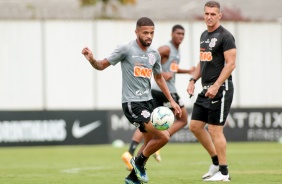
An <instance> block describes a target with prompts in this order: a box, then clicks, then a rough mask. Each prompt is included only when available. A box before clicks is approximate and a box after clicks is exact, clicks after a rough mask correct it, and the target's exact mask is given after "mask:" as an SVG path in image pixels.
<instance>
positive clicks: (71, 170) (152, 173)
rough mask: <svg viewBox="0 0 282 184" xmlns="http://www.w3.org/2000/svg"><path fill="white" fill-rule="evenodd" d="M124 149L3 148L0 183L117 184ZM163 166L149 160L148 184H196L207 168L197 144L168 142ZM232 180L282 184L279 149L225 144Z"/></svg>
mask: <svg viewBox="0 0 282 184" xmlns="http://www.w3.org/2000/svg"><path fill="white" fill-rule="evenodd" d="M127 148H128V145H125V146H124V147H122V148H116V147H113V146H112V145H90V146H46V147H38V146H37V147H1V148H0V163H1V164H0V183H1V184H115V183H117V184H118V183H124V178H125V177H126V176H127V174H128V173H129V172H128V171H127V170H126V169H125V165H124V163H123V162H122V159H121V155H122V153H123V152H124V151H126V150H127ZM161 156H162V162H160V163H158V162H156V161H155V160H154V158H153V157H152V158H150V160H149V161H148V163H147V173H148V176H149V179H150V180H149V183H151V184H172V183H173V184H178V183H179V184H190V183H191V184H194V183H195V184H197V183H203V181H202V179H201V176H202V175H203V174H204V173H205V172H207V170H208V167H209V165H210V163H211V160H210V159H209V156H208V154H207V153H206V152H205V151H204V149H203V148H202V147H201V145H199V143H182V144H176V143H169V144H167V145H166V146H165V147H164V148H162V149H161ZM227 156H228V157H227V159H228V164H229V171H230V176H231V181H232V182H233V183H240V184H241V183H242V184H250V183H254V184H258V183H262V184H272V183H282V144H279V143H274V142H273V143H267V142H265V143H261V142H258V143H233V142H232V143H231V142H229V143H228V150H227Z"/></svg>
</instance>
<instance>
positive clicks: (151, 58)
mask: <svg viewBox="0 0 282 184" xmlns="http://www.w3.org/2000/svg"><path fill="white" fill-rule="evenodd" d="M148 57H149V63H150V65H154V64H155V62H156V58H155V55H154V54H152V53H150V54H148Z"/></svg>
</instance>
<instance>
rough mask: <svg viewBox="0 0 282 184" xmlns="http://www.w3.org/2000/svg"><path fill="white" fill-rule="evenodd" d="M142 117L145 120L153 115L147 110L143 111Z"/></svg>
mask: <svg viewBox="0 0 282 184" xmlns="http://www.w3.org/2000/svg"><path fill="white" fill-rule="evenodd" d="M141 115H142V116H143V117H144V118H148V117H150V115H151V113H150V112H149V111H147V110H143V111H142V113H141Z"/></svg>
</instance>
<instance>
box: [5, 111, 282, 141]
mask: <svg viewBox="0 0 282 184" xmlns="http://www.w3.org/2000/svg"><path fill="white" fill-rule="evenodd" d="M188 112H191V110H188ZM190 117H191V116H190V115H189V118H190ZM188 122H190V120H188ZM135 129H136V128H135V126H133V125H131V124H130V123H129V122H128V120H127V119H126V117H125V116H124V115H123V112H122V111H121V110H108V111H107V110H98V111H1V112H0V146H32V145H78V144H108V143H112V142H113V141H114V140H117V139H120V140H122V141H124V142H125V143H129V142H130V141H131V137H132V135H133V133H134V131H135ZM224 134H225V137H226V139H227V141H278V140H279V139H281V140H282V108H266V109H264V108H240V109H231V112H230V114H229V116H228V118H227V122H226V125H225V127H224ZM196 141H197V139H196V138H195V136H194V135H193V134H192V133H191V132H190V131H189V129H188V126H187V127H184V128H183V129H182V130H180V131H178V132H177V133H175V134H174V135H173V136H172V137H171V140H170V142H196Z"/></svg>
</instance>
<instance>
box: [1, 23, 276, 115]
mask: <svg viewBox="0 0 282 184" xmlns="http://www.w3.org/2000/svg"><path fill="white" fill-rule="evenodd" d="M174 24H182V25H183V26H184V27H185V29H186V34H185V39H184V41H183V43H182V44H181V48H180V49H181V57H182V62H181V64H180V66H181V67H182V68H189V67H191V66H192V65H196V64H197V62H198V58H199V38H200V34H201V33H202V31H203V30H204V29H205V24H204V23H203V22H165V21H159V22H155V25H156V29H155V38H154V41H153V44H152V45H153V46H154V47H159V46H160V45H162V44H164V43H166V42H167V41H168V40H169V39H170V33H171V28H172V26H173V25H174ZM222 25H223V26H224V27H226V28H227V29H228V30H229V31H230V32H232V33H233V34H234V36H235V39H236V44H237V53H238V54H237V68H236V69H235V71H234V73H233V78H234V84H235V96H234V102H233V107H281V106H282V52H281V51H282V36H281V35H282V28H281V27H282V25H281V24H279V23H251V22H249V23H241V22H239V23H235V22H222ZM134 30H135V21H80V20H76V21H63V20H56V21H53V20H47V21H0V35H1V36H0V86H1V90H0V110H58V109H66V110H69V109H74V110H80V109H81V110H85V109H120V108H121V104H120V102H121V82H122V81H121V73H120V65H119V64H118V65H116V66H115V67H113V66H110V67H109V68H108V69H106V70H104V71H95V70H94V69H92V67H91V65H90V64H89V63H88V61H86V59H85V58H84V56H83V55H82V54H81V50H82V48H83V47H84V46H89V47H90V48H91V49H92V50H93V51H94V56H95V57H96V58H97V59H103V58H105V57H107V56H108V55H109V54H110V53H111V51H112V50H113V49H114V48H115V47H116V46H117V45H118V44H120V43H124V42H128V41H130V40H132V39H135V32H134ZM189 78H190V76H188V75H186V74H182V75H178V76H177V81H176V85H177V88H178V93H179V95H180V96H181V97H182V98H183V101H184V102H185V104H186V106H187V107H192V104H193V102H194V100H195V97H193V98H192V99H189V97H188V95H187V93H186V88H187V85H188V80H189ZM200 90H201V86H200V84H199V83H198V84H197V88H196V92H200Z"/></svg>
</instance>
